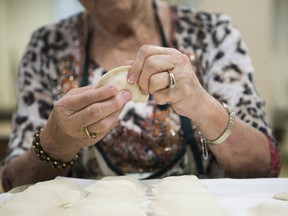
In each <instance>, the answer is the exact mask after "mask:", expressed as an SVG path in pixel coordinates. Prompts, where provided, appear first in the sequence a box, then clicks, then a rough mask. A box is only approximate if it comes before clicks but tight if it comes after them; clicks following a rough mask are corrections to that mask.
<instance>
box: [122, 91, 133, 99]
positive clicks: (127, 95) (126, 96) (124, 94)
mask: <svg viewBox="0 0 288 216" xmlns="http://www.w3.org/2000/svg"><path fill="white" fill-rule="evenodd" d="M121 95H122V97H124V98H125V100H126V101H130V100H131V98H132V95H131V93H130V92H129V91H123V92H122V93H121Z"/></svg>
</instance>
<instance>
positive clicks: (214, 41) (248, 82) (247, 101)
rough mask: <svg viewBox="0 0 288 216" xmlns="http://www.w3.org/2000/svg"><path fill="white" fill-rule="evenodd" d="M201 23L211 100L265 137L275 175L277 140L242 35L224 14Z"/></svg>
mask: <svg viewBox="0 0 288 216" xmlns="http://www.w3.org/2000/svg"><path fill="white" fill-rule="evenodd" d="M206 18H207V17H206ZM203 23H204V25H203V29H204V30H203V33H204V34H205V37H204V39H203V44H204V46H205V49H204V53H203V58H202V62H201V64H202V68H203V69H204V70H203V71H202V73H203V74H202V75H203V85H204V86H205V88H206V90H207V91H208V92H209V93H210V94H211V95H212V96H213V97H214V98H216V99H217V100H219V101H221V102H225V103H227V104H228V105H229V107H231V108H232V109H233V110H234V111H235V112H236V114H237V116H238V117H239V118H240V119H241V120H243V121H244V122H246V123H247V124H250V125H251V126H252V127H254V128H256V129H258V130H259V131H261V132H263V133H264V134H265V135H266V136H267V139H268V140H269V145H270V151H271V160H272V161H271V168H270V171H269V173H274V174H273V176H277V175H278V174H279V171H280V166H279V164H280V162H279V160H280V159H279V153H277V152H278V151H277V146H276V141H275V139H274V137H273V134H272V130H271V127H270V125H269V123H268V120H267V116H266V114H265V103H264V101H263V100H262V99H261V97H260V95H259V93H258V91H257V89H256V86H255V80H254V78H253V71H254V69H253V66H252V63H251V60H250V57H249V54H248V51H247V47H246V45H245V43H244V41H243V39H242V37H241V34H240V32H239V30H238V29H237V28H236V27H235V26H233V25H232V24H231V21H230V19H229V17H227V16H225V15H220V14H214V15H213V14H212V15H211V16H210V19H209V20H207V19H205V21H204V22H203ZM258 144H259V143H258ZM277 164H278V165H277ZM267 175H269V176H270V174H267Z"/></svg>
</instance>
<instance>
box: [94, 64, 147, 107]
mask: <svg viewBox="0 0 288 216" xmlns="http://www.w3.org/2000/svg"><path fill="white" fill-rule="evenodd" d="M130 67H131V66H121V67H117V68H114V69H112V70H110V71H108V72H107V73H106V74H104V75H103V76H102V77H101V79H100V80H99V81H98V82H97V84H96V86H95V88H99V87H101V86H105V85H113V86H115V87H116V88H117V89H118V90H119V91H120V90H124V89H125V90H128V91H130V92H131V94H132V101H135V102H146V101H147V100H148V98H149V95H144V94H142V93H141V91H140V88H139V86H138V85H136V84H135V85H134V84H131V83H129V82H128V80H127V75H128V71H129V69H130Z"/></svg>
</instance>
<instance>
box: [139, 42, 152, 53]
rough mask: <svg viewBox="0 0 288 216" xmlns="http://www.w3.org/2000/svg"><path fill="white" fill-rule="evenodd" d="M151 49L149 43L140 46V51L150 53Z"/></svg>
mask: <svg viewBox="0 0 288 216" xmlns="http://www.w3.org/2000/svg"><path fill="white" fill-rule="evenodd" d="M150 49H151V48H150V46H149V45H147V44H145V45H143V46H141V47H140V49H139V51H140V52H141V53H149V51H150Z"/></svg>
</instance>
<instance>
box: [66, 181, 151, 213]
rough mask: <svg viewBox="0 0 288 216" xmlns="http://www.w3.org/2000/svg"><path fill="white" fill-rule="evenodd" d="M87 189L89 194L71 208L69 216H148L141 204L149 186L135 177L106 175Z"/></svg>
mask: <svg viewBox="0 0 288 216" xmlns="http://www.w3.org/2000/svg"><path fill="white" fill-rule="evenodd" d="M85 190H86V191H89V192H90V193H89V195H88V196H86V197H85V198H83V199H81V200H80V201H79V202H77V203H75V205H73V206H72V207H71V208H70V209H69V211H70V214H69V216H78V215H81V216H91V215H101V216H115V215H117V216H146V213H145V210H144V209H142V208H141V207H140V206H141V203H142V202H143V200H144V195H145V191H146V190H147V188H146V186H144V185H142V184H141V183H140V181H139V180H137V179H135V178H132V177H128V176H120V177H119V176H116V177H104V178H102V179H101V180H99V181H96V183H94V184H92V185H90V186H88V187H86V188H85Z"/></svg>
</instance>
